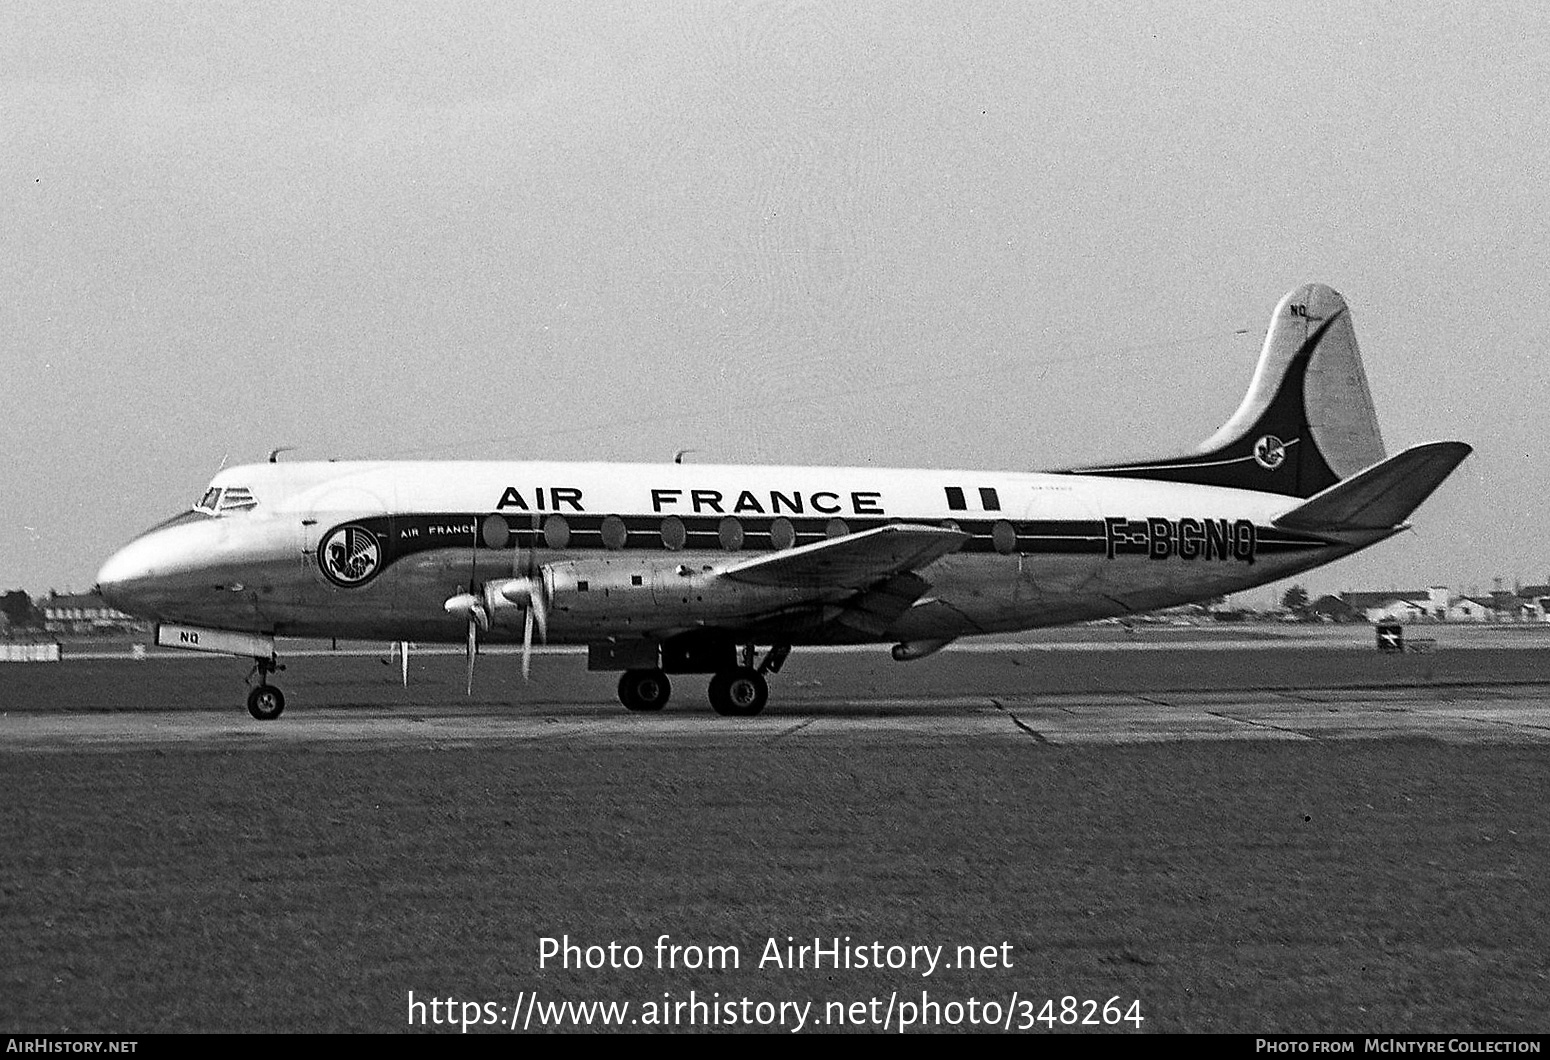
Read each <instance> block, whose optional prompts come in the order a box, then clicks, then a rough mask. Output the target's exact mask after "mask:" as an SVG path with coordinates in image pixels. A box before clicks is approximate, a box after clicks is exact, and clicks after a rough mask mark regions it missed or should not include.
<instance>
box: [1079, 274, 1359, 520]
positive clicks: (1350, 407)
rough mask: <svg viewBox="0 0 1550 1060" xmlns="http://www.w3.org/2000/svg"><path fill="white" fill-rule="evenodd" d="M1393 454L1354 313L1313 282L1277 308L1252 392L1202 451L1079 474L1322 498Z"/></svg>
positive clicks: (1093, 469) (1333, 294)
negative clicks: (1371, 388)
mask: <svg viewBox="0 0 1550 1060" xmlns="http://www.w3.org/2000/svg"><path fill="white" fill-rule="evenodd" d="M1384 455H1385V452H1384V448H1383V437H1382V435H1380V434H1379V433H1378V417H1377V414H1376V413H1375V412H1374V411H1373V406H1372V393H1371V391H1369V390H1368V389H1367V374H1366V372H1364V371H1363V370H1362V355H1361V351H1360V350H1359V349H1357V345H1356V330H1355V328H1353V327H1352V325H1351V311H1350V310H1349V309H1348V308H1347V307H1346V304H1345V299H1344V298H1341V297H1340V295H1339V294H1338V293H1336V292H1335V291H1334V290H1333V289H1331V288H1329V287H1326V286H1324V285H1323V284H1318V283H1309V284H1304V285H1302V286H1301V287H1298V288H1296V289H1295V290H1293V291H1292V292H1291V293H1290V294H1288V295H1287V296H1286V297H1285V298H1283V299H1281V304H1280V305H1278V306H1276V311H1275V316H1274V317H1272V318H1271V321H1270V330H1269V332H1268V333H1267V334H1266V335H1265V348H1264V350H1262V351H1261V353H1260V355H1259V366H1258V367H1257V368H1256V369H1255V370H1254V378H1253V380H1252V382H1250V384H1249V392H1248V394H1247V395H1246V396H1245V397H1244V399H1243V403H1242V404H1241V405H1239V406H1238V411H1237V412H1235V413H1233V415H1232V418H1231V419H1229V420H1228V421H1227V422H1226V423H1225V424H1223V425H1222V427H1221V429H1220V430H1218V431H1217V432H1216V433H1215V434H1213V435H1212V436H1211V437H1210V438H1207V439H1206V440H1205V441H1204V442H1202V443H1201V445H1200V446H1199V448H1198V449H1196V451H1195V452H1193V453H1190V454H1187V455H1184V456H1178V457H1169V458H1165V459H1161V460H1144V461H1138V462H1136V463H1131V464H1110V465H1105V466H1102V467H1088V468H1074V469H1072V472H1073V473H1074V474H1082V475H1113V476H1116V477H1122V478H1142V479H1157V480H1161V481H1165V482H1190V483H1196V484H1199V485H1203V486H1227V487H1231V488H1235V489H1245V490H1256V491H1258V492H1261V493H1282V494H1285V495H1286V496H1288V497H1312V496H1313V495H1314V494H1316V493H1321V492H1323V491H1324V490H1326V489H1328V488H1329V487H1330V486H1333V485H1334V484H1335V483H1337V482H1339V481H1341V480H1342V479H1345V478H1349V477H1350V476H1352V475H1354V474H1356V473H1357V472H1359V471H1362V470H1363V469H1365V468H1368V467H1371V466H1372V465H1373V464H1376V463H1378V462H1379V461H1381V460H1383V458H1384Z"/></svg>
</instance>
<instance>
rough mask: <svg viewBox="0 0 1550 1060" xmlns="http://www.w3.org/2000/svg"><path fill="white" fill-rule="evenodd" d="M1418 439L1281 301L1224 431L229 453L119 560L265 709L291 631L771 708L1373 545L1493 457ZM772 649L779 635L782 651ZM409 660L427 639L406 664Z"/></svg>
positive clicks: (1227, 588)
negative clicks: (998, 444) (573, 454)
mask: <svg viewBox="0 0 1550 1060" xmlns="http://www.w3.org/2000/svg"><path fill="white" fill-rule="evenodd" d="M1470 451H1471V450H1470V447H1469V446H1468V445H1465V444H1464V443H1462V442H1450V441H1444V442H1431V443H1426V444H1422V445H1417V446H1413V447H1411V448H1408V449H1405V450H1403V451H1402V452H1399V453H1397V454H1395V455H1393V456H1389V455H1387V453H1386V450H1385V448H1384V445H1383V440H1382V437H1381V436H1380V434H1379V430H1378V423H1377V417H1376V414H1375V412H1374V409H1373V402H1372V397H1371V394H1370V392H1369V390H1368V386H1367V379H1366V375H1365V372H1364V370H1363V368H1362V362H1361V354H1360V352H1359V350H1358V349H1357V344H1356V334H1355V331H1354V329H1353V327H1352V324H1351V314H1350V311H1349V309H1348V308H1347V306H1346V303H1345V301H1344V300H1343V299H1342V298H1341V297H1340V295H1339V294H1337V293H1336V292H1335V291H1333V290H1331V289H1330V288H1329V287H1326V286H1323V285H1320V284H1307V285H1304V286H1301V287H1298V288H1296V289H1295V290H1293V291H1292V292H1290V293H1289V294H1288V295H1287V296H1286V297H1285V298H1283V299H1282V300H1281V303H1280V304H1279V305H1278V306H1277V307H1276V310H1275V314H1274V316H1273V317H1272V319H1271V322H1270V327H1269V330H1268V333H1267V335H1266V338H1265V345H1264V348H1263V350H1262V352H1261V354H1260V358H1259V363H1258V366H1257V368H1256V370H1255V372H1254V376H1253V379H1252V381H1251V382H1250V385H1249V390H1248V393H1247V395H1246V396H1245V397H1244V399H1243V402H1242V404H1241V405H1240V406H1239V408H1238V410H1237V411H1236V412H1235V413H1234V414H1233V415H1232V417H1231V418H1230V419H1229V420H1228V421H1227V422H1226V423H1225V424H1224V425H1223V426H1222V427H1221V429H1220V430H1218V431H1217V432H1216V433H1215V434H1213V435H1212V436H1211V437H1210V438H1208V439H1207V440H1206V441H1205V442H1204V443H1202V444H1201V445H1200V446H1199V447H1198V448H1197V449H1196V450H1195V451H1194V452H1191V453H1187V454H1184V455H1179V456H1171V457H1163V458H1159V459H1155V460H1142V461H1134V462H1127V463H1104V464H1094V465H1091V466H1085V467H1077V468H1069V469H1062V470H1055V471H1046V472H1037V473H1030V472H1020V471H970V470H935V469H930V470H904V469H883V468H864V467H765V466H716V465H701V464H683V463H681V462H674V463H670V464H610V463H557V462H536V461H528V462H493V461H492V462H453V461H442V462H404V461H361V462H295V463H286V462H277V461H276V460H275V458H274V456H273V455H272V456H271V460H270V462H269V463H263V464H251V465H245V466H240V467H232V468H228V469H225V470H223V471H221V472H220V473H219V474H218V475H216V477H215V479H214V480H213V481H212V482H211V483H210V485H209V487H208V489H207V490H206V491H205V493H204V494H203V496H202V497H201V498H200V500H199V502H198V503H196V504H195V505H194V506H193V508H192V509H190V510H189V511H186V512H183V513H182V514H180V515H177V516H175V517H173V518H172V519H170V520H168V521H167V522H165V523H162V524H161V525H159V526H156V527H153V528H152V529H150V530H148V531H146V532H145V533H144V534H141V535H140V536H139V537H137V538H135V539H134V540H133V541H131V542H130V543H129V544H127V545H126V546H125V547H124V548H122V549H121V550H120V551H118V552H117V553H116V554H114V555H113V556H112V557H111V558H109V559H108V561H107V562H106V563H105V564H104V565H103V567H102V570H101V572H100V573H99V575H98V578H97V583H98V587H99V590H100V592H101V593H102V595H103V597H104V598H105V599H106V600H107V601H108V602H109V603H110V604H112V605H113V606H114V607H117V608H119V609H121V610H124V611H126V612H130V613H133V614H136V615H140V616H143V617H145V618H148V619H151V620H153V621H154V622H155V623H156V633H155V639H156V642H157V643H158V644H163V645H171V646H178V647H185V648H189V649H193V650H198V651H207V652H218V653H223V654H230V655H237V656H244V657H251V658H252V659H253V660H254V663H255V670H254V672H255V673H256V674H257V677H258V683H257V685H256V686H255V687H254V688H253V689H252V691H251V693H250V694H249V697H248V710H249V712H250V713H251V714H252V715H253V717H255V718H258V719H262V720H267V719H272V718H276V717H278V716H279V715H280V713H281V711H283V710H284V708H285V697H284V695H283V694H282V693H281V691H280V689H279V688H278V687H276V686H275V685H273V684H271V683H270V681H269V678H270V676H271V675H272V674H274V673H275V672H276V670H277V669H278V668H279V662H278V659H277V656H276V651H275V638H277V637H302V638H309V637H311V638H345V637H348V638H361V639H378V640H387V641H393V642H401V643H403V644H404V650H405V651H407V644H408V642H421V643H434V642H442V643H461V644H465V645H466V650H467V652H468V663H467V683H468V688H469V690H470V691H471V690H472V688H473V671H474V661H475V658H476V657H477V654H478V646H479V644H480V643H481V641H483V642H503V643H520V644H522V645H523V654H522V669H523V674H524V676H526V675H527V673H528V668H529V658H530V655H531V651H532V645H533V641H534V637H535V634H536V635H537V636H538V637H539V638H542V639H544V640H546V641H547V642H548V643H550V644H575V645H585V646H586V647H587V660H588V667H589V669H591V670H597V671H609V672H617V673H619V674H620V678H619V684H618V695H619V699H620V701H621V702H622V703H623V704H624V705H625V706H626V707H628V708H629V709H631V710H637V711H655V710H660V709H662V708H663V707H664V706H665V705H666V704H667V702H668V699H669V696H670V695H671V691H672V679H673V678H675V677H679V676H680V675H688V674H701V675H709V680H710V685H709V698H710V701H711V704H712V706H713V707H714V708H715V710H716V711H717V712H718V713H721V714H725V715H731V716H744V717H746V716H751V715H754V714H757V713H759V711H760V710H762V709H763V708H764V705H765V703H766V700H767V698H768V684H767V680H766V676H767V675H769V674H776V673H779V671H780V669H781V666H782V664H783V663H784V662H785V661H786V658H787V656H788V655H789V653H790V652H791V651H792V650H793V649H794V648H800V647H804V646H810V645H832V644H861V643H873V642H875V643H879V644H889V643H891V644H892V645H893V649H892V652H893V657H894V658H895V659H897V660H899V661H901V662H902V661H907V660H912V659H919V658H922V657H924V656H927V655H930V654H932V653H933V652H935V651H937V650H939V649H940V648H942V647H943V646H945V645H947V644H949V643H951V642H952V641H953V640H955V639H957V638H959V637H967V636H975V635H980V634H989V633H999V632H1007V631H1014V630H1023V629H1031V628H1034V627H1039V626H1053V625H1062V624H1067V623H1074V622H1084V621H1089V620H1093V619H1100V618H1106V617H1112V616H1123V615H1129V614H1136V613H1140V612H1145V611H1151V610H1155V609H1158V608H1165V607H1170V606H1174V605H1177V604H1182V603H1187V602H1191V601H1198V600H1204V599H1210V598H1213V597H1217V596H1221V595H1223V594H1225V593H1231V592H1236V591H1239V590H1243V589H1248V588H1251V587H1253V586H1256V585H1262V584H1265V583H1267V582H1272V581H1276V580H1279V579H1282V578H1286V577H1289V576H1291V575H1294V574H1297V573H1300V572H1302V571H1306V570H1308V569H1310V568H1312V567H1317V566H1320V565H1322V564H1325V563H1329V562H1330V561H1332V560H1336V559H1339V558H1341V557H1343V556H1348V555H1350V554H1351V553H1353V552H1356V551H1358V550H1360V549H1364V548H1367V547H1368V546H1370V545H1373V544H1376V543H1377V542H1379V541H1382V540H1384V539H1385V538H1388V537H1391V536H1393V535H1394V534H1396V533H1399V532H1401V531H1402V530H1404V529H1406V528H1407V524H1406V523H1405V520H1406V518H1407V517H1408V516H1409V515H1410V513H1411V512H1412V511H1414V509H1415V508H1416V507H1418V506H1419V505H1420V504H1421V503H1422V502H1423V501H1424V500H1425V499H1426V498H1427V497H1428V496H1430V495H1431V493H1432V492H1433V491H1434V490H1435V489H1436V488H1437V487H1438V486H1439V485H1441V483H1442V481H1443V480H1444V479H1445V478H1447V476H1448V475H1449V474H1450V473H1451V472H1452V471H1453V470H1454V468H1456V467H1457V466H1458V465H1459V463H1460V462H1461V461H1463V460H1464V458H1465V457H1466V456H1468V455H1469V453H1470ZM761 650H762V654H761ZM405 673H406V674H407V659H405Z"/></svg>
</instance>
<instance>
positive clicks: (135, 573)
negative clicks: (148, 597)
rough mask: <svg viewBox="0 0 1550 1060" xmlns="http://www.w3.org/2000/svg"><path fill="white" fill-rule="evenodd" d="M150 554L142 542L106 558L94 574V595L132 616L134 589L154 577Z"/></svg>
mask: <svg viewBox="0 0 1550 1060" xmlns="http://www.w3.org/2000/svg"><path fill="white" fill-rule="evenodd" d="M152 558H153V557H152V554H151V551H150V550H149V549H147V548H146V547H145V541H144V539H140V540H137V541H131V542H130V543H129V544H127V545H125V546H124V547H123V548H121V549H119V550H118V551H117V552H115V553H113V555H111V556H109V557H108V560H107V562H106V563H104V564H103V565H102V569H101V570H99V571H98V572H97V592H98V593H99V594H100V595H101V596H102V599H103V600H104V601H105V602H106V603H107V605H108V606H109V607H112V608H115V609H117V610H119V611H123V612H126V613H128V614H134V613H135V610H136V608H135V603H136V598H137V596H138V595H139V594H138V593H137V592H136V589H137V588H139V587H142V586H144V585H145V584H146V583H147V582H149V580H150V579H151V578H152V577H154V576H155V571H154V568H153V566H152V563H151V560H152Z"/></svg>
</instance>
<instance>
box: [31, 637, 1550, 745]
mask: <svg viewBox="0 0 1550 1060" xmlns="http://www.w3.org/2000/svg"><path fill="white" fill-rule="evenodd" d="M1434 630H1435V633H1434V632H1433V630H1431V629H1429V630H1426V631H1422V630H1415V631H1412V632H1415V633H1417V634H1419V633H1422V632H1426V633H1427V634H1428V635H1429V636H1436V637H1437V639H1436V641H1435V642H1430V641H1429V642H1428V643H1427V652H1426V653H1425V654H1422V655H1414V654H1406V655H1404V656H1403V657H1394V656H1388V657H1385V656H1381V655H1380V654H1379V653H1377V652H1376V651H1375V650H1374V649H1373V648H1372V647H1371V641H1370V639H1369V638H1370V637H1371V636H1372V634H1371V631H1370V630H1367V629H1358V630H1355V631H1352V630H1346V629H1327V628H1323V629H1321V628H1314V629H1312V630H1310V631H1307V632H1303V631H1301V630H1298V631H1295V632H1293V633H1290V634H1283V633H1282V632H1281V631H1277V630H1271V631H1270V633H1271V634H1273V635H1266V634H1260V635H1259V636H1258V637H1257V638H1255V639H1249V638H1246V637H1245V636H1244V635H1243V634H1242V633H1241V632H1236V631H1232V632H1229V631H1221V632H1220V633H1216V634H1215V635H1214V636H1212V635H1209V633H1210V631H1207V634H1199V633H1192V632H1191V631H1188V630H1185V631H1169V630H1150V631H1149V630H1143V631H1140V633H1139V634H1136V635H1132V634H1130V633H1126V632H1117V633H1111V632H1109V631H1104V630H1097V631H1093V630H1084V631H1066V635H1068V636H1071V640H1070V641H1068V642H1059V641H1051V642H1048V643H999V644H998V643H995V642H983V641H982V642H967V643H965V644H964V645H962V646H958V645H955V646H954V647H953V648H951V649H949V650H948V651H947V652H944V653H942V654H941V655H939V656H936V657H933V659H931V660H926V661H923V662H915V663H907V664H896V663H893V662H892V661H891V660H888V659H887V658H886V656H885V655H882V652H881V651H880V650H879V649H877V648H875V647H874V648H870V649H837V650H819V651H816V652H812V651H809V652H806V653H804V656H803V658H802V659H801V660H797V659H796V658H793V660H792V662H791V664H790V666H789V667H788V671H789V672H783V673H781V674H780V675H778V676H774V677H772V679H771V682H770V690H771V692H770V703H769V706H768V707H767V708H766V710H765V712H764V713H763V714H762V715H760V716H759V717H757V718H723V717H719V716H717V715H716V714H714V713H713V712H712V711H711V710H710V709H709V706H708V704H707V703H706V702H705V701H704V697H703V681H702V679H701V678H699V677H696V676H683V677H675V678H674V683H675V694H674V699H673V702H672V703H671V704H670V705H669V706H668V708H667V709H666V710H664V711H662V712H660V713H656V714H632V713H630V712H628V711H625V710H624V709H623V708H622V707H621V706H620V705H619V704H618V703H617V701H615V700H614V699H613V696H612V692H613V687H612V685H613V680H614V679H613V676H612V675H608V674H588V673H586V672H585V663H584V659H583V658H582V657H581V656H579V655H576V654H575V653H574V651H573V650H566V649H558V650H556V649H550V650H549V651H547V652H543V653H542V654H541V657H540V658H539V659H537V660H535V680H534V681H533V682H532V683H531V684H528V683H523V682H520V681H519V680H518V679H517V678H516V676H515V673H516V670H517V666H516V658H515V656H514V655H512V654H511V653H510V651H509V650H507V651H504V652H503V651H502V650H501V649H495V650H494V651H492V652H491V654H492V655H496V656H497V657H496V658H491V659H488V660H483V661H481V663H480V666H479V670H478V675H477V680H476V684H477V685H478V688H477V689H476V694H475V696H474V697H472V698H470V697H468V696H466V695H464V689H463V683H464V674H463V659H462V658H461V657H460V655H459V654H458V653H457V652H456V651H455V650H453V649H450V648H439V649H436V648H432V649H427V650H419V651H417V652H416V653H415V655H414V659H413V661H414V667H413V673H412V677H411V686H410V687H409V688H407V689H406V688H404V687H402V685H401V683H400V681H399V680H398V676H399V675H398V666H397V662H396V660H392V659H387V658H384V657H383V654H384V651H383V647H382V646H372V647H364V646H363V647H361V648H359V649H356V650H350V649H348V648H347V649H346V650H344V651H307V650H295V649H293V650H291V651H289V652H288V653H287V654H288V656H289V657H291V658H293V659H294V660H295V666H294V667H293V668H292V670H291V672H290V673H288V674H286V675H283V680H282V685H283V686H284V687H285V688H286V691H287V695H288V697H289V698H290V700H291V702H290V705H289V706H288V707H287V710H286V712H285V714H284V715H283V716H282V717H281V718H279V719H278V720H276V721H272V722H258V721H255V720H253V719H252V718H250V717H249V716H248V715H247V712H246V711H245V710H244V709H243V707H242V705H241V704H242V697H243V696H244V695H245V686H244V685H243V684H242V676H241V675H242V669H243V666H244V664H243V663H242V662H241V661H240V660H237V661H234V660H230V659H216V658H212V657H209V656H189V655H186V654H180V655H176V656H171V657H167V658H162V659H139V660H135V659H132V658H130V657H128V652H129V648H128V647H126V646H116V647H115V648H114V649H113V650H112V651H105V652H99V653H88V652H86V651H81V650H76V651H74V652H73V653H69V654H67V657H66V661H65V662H63V663H52V664H47V663H38V664H20V663H18V664H11V665H9V666H6V667H0V752H7V751H10V752H27V751H73V752H82V751H88V752H89V751H114V750H132V749H145V748H155V747H161V748H169V747H184V748H207V747H221V748H233V747H244V748H260V747H276V748H280V747H287V746H295V745H299V744H323V745H334V746H340V747H356V748H360V749H366V748H372V747H377V748H382V747H395V746H403V747H413V746H447V745H460V744H474V743H483V742H488V741H508V742H515V743H523V742H534V741H568V742H581V743H586V742H600V743H616V742H632V743H633V742H639V743H652V742H662V741H672V742H675V743H712V744H725V743H747V742H748V741H753V742H755V743H758V742H770V741H793V740H799V741H819V740H835V741H838V740H873V741H875V740H878V739H934V740H1021V741H1028V742H1029V743H1032V744H1040V745H1052V746H1062V745H1124V744H1150V743H1158V742H1165V741H1184V740H1188V741H1226V740H1277V741H1310V740H1314V741H1317V740H1326V741H1328V740H1376V739H1413V738H1422V739H1433V740H1441V741H1447V742H1453V743H1469V744H1479V743H1542V742H1547V741H1550V650H1547V649H1550V629H1517V628H1514V629H1506V630H1494V631H1493V630H1488V629H1472V630H1458V629H1452V628H1450V627H1434ZM1079 638H1080V639H1079ZM295 647H296V648H301V647H302V646H301V645H297V646H295ZM1524 649H1527V650H1524ZM501 654H505V655H506V657H505V658H499V657H498V656H500V655H501ZM201 663H202V664H203V665H200V664H201Z"/></svg>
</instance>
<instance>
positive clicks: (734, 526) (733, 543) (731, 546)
mask: <svg viewBox="0 0 1550 1060" xmlns="http://www.w3.org/2000/svg"><path fill="white" fill-rule="evenodd" d="M716 535H717V536H718V537H720V538H721V547H722V548H724V549H726V550H727V551H728V552H736V551H737V550H738V549H740V548H742V547H743V524H742V523H741V522H739V521H738V520H737V519H736V518H734V517H733V516H730V515H729V516H727V517H726V518H725V519H723V520H721V525H720V526H718V527H716Z"/></svg>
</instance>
